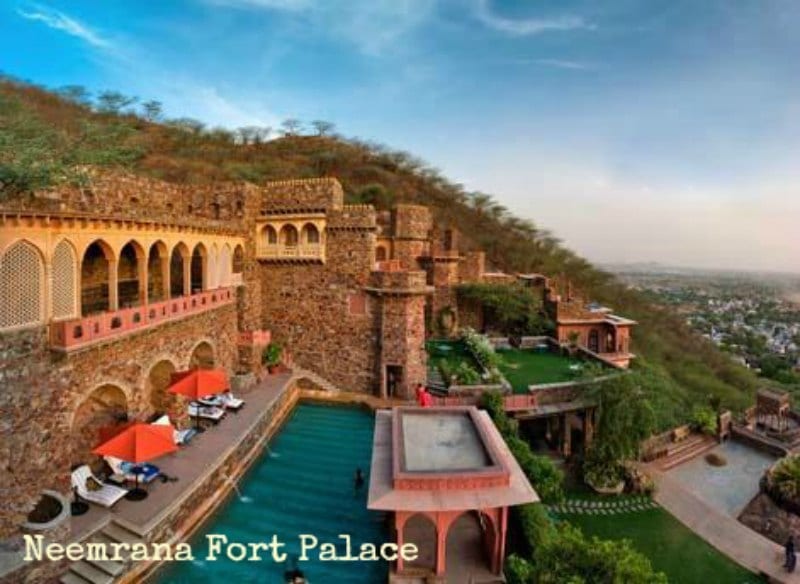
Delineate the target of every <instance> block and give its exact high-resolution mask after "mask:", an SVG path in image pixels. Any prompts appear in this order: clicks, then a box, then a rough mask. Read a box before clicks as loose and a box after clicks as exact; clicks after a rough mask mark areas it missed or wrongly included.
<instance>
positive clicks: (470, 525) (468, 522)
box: [445, 511, 491, 584]
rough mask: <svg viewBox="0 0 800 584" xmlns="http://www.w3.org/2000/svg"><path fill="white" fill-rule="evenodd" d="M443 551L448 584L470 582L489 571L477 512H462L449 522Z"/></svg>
mask: <svg viewBox="0 0 800 584" xmlns="http://www.w3.org/2000/svg"><path fill="white" fill-rule="evenodd" d="M445 552H446V556H445V561H446V562H447V567H446V570H447V582H448V584H449V583H450V582H470V581H471V580H473V579H475V578H476V577H479V576H483V575H488V574H489V573H490V572H491V570H490V567H489V563H488V562H487V561H486V548H485V547H484V539H483V530H482V529H481V524H480V520H479V518H478V514H477V513H474V512H472V511H468V512H466V513H463V514H462V515H460V516H459V517H458V519H456V520H455V521H453V523H451V524H450V528H449V529H448V530H447V544H446V548H445Z"/></svg>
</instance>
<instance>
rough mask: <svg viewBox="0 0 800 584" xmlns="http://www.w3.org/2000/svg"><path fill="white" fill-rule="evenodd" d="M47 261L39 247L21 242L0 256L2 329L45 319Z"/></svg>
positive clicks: (0, 315)
mask: <svg viewBox="0 0 800 584" xmlns="http://www.w3.org/2000/svg"><path fill="white" fill-rule="evenodd" d="M43 283H44V264H43V262H42V256H41V255H40V254H39V252H38V250H37V249H36V248H35V247H34V246H33V245H31V244H30V243H27V242H25V241H20V242H17V243H15V244H14V245H12V246H11V247H10V248H8V249H7V250H6V252H5V253H4V254H3V256H2V258H0V329H4V328H11V327H18V326H26V325H32V324H37V323H40V322H42V320H43V314H42V313H43V311H42V305H43V302H42V296H43Z"/></svg>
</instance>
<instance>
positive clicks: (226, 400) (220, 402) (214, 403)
mask: <svg viewBox="0 0 800 584" xmlns="http://www.w3.org/2000/svg"><path fill="white" fill-rule="evenodd" d="M197 401H198V403H200V404H202V405H204V406H210V407H217V408H225V409H227V410H234V411H236V410H240V409H242V406H244V400H243V399H239V398H238V397H234V395H233V394H232V393H231V392H229V391H226V392H225V393H220V394H217V395H213V396H209V397H204V398H203V399H199V400H197Z"/></svg>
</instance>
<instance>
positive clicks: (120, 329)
mask: <svg viewBox="0 0 800 584" xmlns="http://www.w3.org/2000/svg"><path fill="white" fill-rule="evenodd" d="M235 301H236V293H235V288H233V287H231V288H217V289H215V290H206V291H203V292H197V293H195V294H192V295H190V296H179V297H177V298H172V299H170V300H164V301H161V302H153V303H149V304H144V305H141V306H135V307H131V308H121V309H119V310H111V311H108V312H102V313H99V314H95V315H91V316H86V317H83V318H75V319H70V320H62V321H57V322H53V323H51V324H50V346H51V348H53V349H55V350H60V351H73V350H75V349H80V348H82V347H85V346H88V345H92V344H94V343H98V342H101V341H106V340H110V339H114V338H117V337H121V336H124V335H127V334H130V333H133V332H136V331H140V330H143V329H147V328H150V327H153V326H157V325H159V324H162V323H165V322H169V321H174V320H179V319H182V318H185V317H187V316H191V315H194V314H199V313H202V312H206V311H208V310H213V309H214V308H218V307H220V306H223V305H226V304H231V303H233V302H235Z"/></svg>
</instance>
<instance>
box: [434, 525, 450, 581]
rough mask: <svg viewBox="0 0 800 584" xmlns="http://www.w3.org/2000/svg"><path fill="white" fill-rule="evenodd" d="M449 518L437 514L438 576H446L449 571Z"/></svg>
mask: <svg viewBox="0 0 800 584" xmlns="http://www.w3.org/2000/svg"><path fill="white" fill-rule="evenodd" d="M448 524H449V518H448V517H447V516H443V515H442V514H441V513H437V514H436V575H437V576H444V573H445V571H446V570H447V558H446V552H447V527H448Z"/></svg>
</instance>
